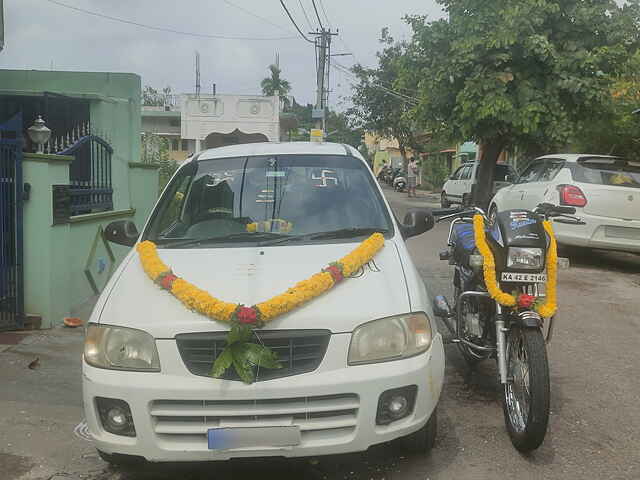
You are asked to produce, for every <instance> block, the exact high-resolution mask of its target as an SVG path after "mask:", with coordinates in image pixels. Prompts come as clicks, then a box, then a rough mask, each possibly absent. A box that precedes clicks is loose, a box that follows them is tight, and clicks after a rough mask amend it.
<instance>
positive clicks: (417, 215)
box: [400, 208, 435, 238]
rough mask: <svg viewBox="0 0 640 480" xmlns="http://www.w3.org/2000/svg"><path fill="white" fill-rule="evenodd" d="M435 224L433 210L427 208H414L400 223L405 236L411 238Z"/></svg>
mask: <svg viewBox="0 0 640 480" xmlns="http://www.w3.org/2000/svg"><path fill="white" fill-rule="evenodd" d="M434 225H435V219H434V218H433V214H432V213H431V210H429V209H426V208H412V209H410V210H409V211H408V212H407V214H406V215H405V217H404V222H402V225H400V229H401V231H402V236H403V238H411V237H415V236H417V235H422V234H423V233H425V232H428V231H429V230H431V229H432V228H433V227H434Z"/></svg>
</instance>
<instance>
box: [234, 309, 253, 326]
mask: <svg viewBox="0 0 640 480" xmlns="http://www.w3.org/2000/svg"><path fill="white" fill-rule="evenodd" d="M237 317H238V321H239V322H240V323H244V324H245V325H250V324H253V323H256V322H257V321H258V312H256V310H255V309H254V308H250V307H240V308H239V309H238V313H237Z"/></svg>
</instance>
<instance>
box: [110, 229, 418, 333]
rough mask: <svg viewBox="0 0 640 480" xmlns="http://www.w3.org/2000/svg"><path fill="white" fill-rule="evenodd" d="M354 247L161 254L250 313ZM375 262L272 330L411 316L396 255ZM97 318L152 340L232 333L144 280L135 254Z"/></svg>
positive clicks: (390, 248) (337, 327)
mask: <svg viewBox="0 0 640 480" xmlns="http://www.w3.org/2000/svg"><path fill="white" fill-rule="evenodd" d="M356 246H357V243H349V244H328V245H300V246H273V247H262V248H254V247H250V248H212V249H186V250H173V249H162V250H158V252H159V255H160V257H161V258H162V260H163V261H164V262H165V263H166V264H167V265H169V266H170V267H171V268H172V269H173V271H174V273H175V274H176V275H178V276H180V277H182V278H184V279H185V280H187V281H189V282H191V283H193V284H194V285H196V286H198V287H199V288H201V289H203V290H206V291H207V292H209V293H210V294H211V295H212V296H214V297H216V298H218V299H220V300H225V301H228V302H234V303H241V304H244V305H247V306H250V305H254V304H256V303H260V302H263V301H265V300H268V299H269V298H271V297H273V296H275V295H278V294H280V293H282V292H284V291H286V290H287V289H288V288H290V287H292V286H294V285H295V284H296V283H297V282H299V281H301V280H304V279H306V278H308V277H310V276H311V275H313V274H314V273H317V272H318V271H320V270H321V269H322V268H324V267H325V266H327V265H328V264H329V263H330V262H333V261H336V260H338V259H340V258H342V257H343V256H344V255H346V254H347V253H349V252H350V251H351V250H353V249H354V248H355V247H356ZM374 260H375V263H374V262H372V263H371V264H370V266H365V267H364V269H363V271H361V272H359V273H360V275H359V276H357V277H356V278H349V279H346V280H345V281H344V282H342V283H340V284H338V285H336V286H335V287H334V288H333V289H332V290H331V291H329V292H326V293H325V294H323V295H321V296H320V297H318V298H316V299H314V300H312V301H310V302H309V303H307V304H305V305H303V306H302V307H300V308H298V309H297V310H294V311H292V312H290V313H288V314H286V315H283V316H281V317H278V318H276V319H274V320H273V321H271V322H270V323H269V325H268V327H267V328H269V329H327V330H330V331H331V332H333V333H339V332H351V331H352V330H353V329H354V328H355V327H356V326H358V325H360V324H362V323H365V322H367V321H370V320H373V319H376V318H383V317H387V316H391V315H396V314H399V313H406V312H407V311H408V310H409V308H410V304H409V298H408V293H407V286H406V281H405V277H404V270H403V266H402V261H401V258H400V254H399V250H398V249H397V248H396V246H395V244H394V241H393V240H387V241H386V243H385V247H384V248H383V249H382V250H381V251H380V252H378V254H377V255H376V257H375V259H374ZM125 262H127V263H126V264H125V265H124V266H123V268H122V271H121V275H120V276H119V278H118V279H117V280H116V281H115V282H114V286H113V288H112V290H111V292H110V293H109V296H108V298H107V300H106V302H105V304H104V307H103V309H102V312H101V313H100V315H99V319H100V320H99V321H100V323H102V324H109V325H119V326H124V327H130V328H137V329H140V330H145V331H147V332H149V333H150V334H151V335H153V336H154V337H155V338H173V337H174V336H175V335H176V334H178V333H188V332H208V331H220V330H228V325H227V324H225V323H222V322H217V321H212V320H210V319H209V318H207V317H205V316H203V315H200V314H198V313H195V312H192V311H190V310H188V309H187V308H186V307H185V306H183V304H182V303H180V302H179V301H178V300H177V299H176V298H174V297H173V296H172V295H171V294H169V293H168V292H166V291H164V290H162V289H161V288H160V287H158V286H157V285H155V284H154V283H153V282H152V281H151V280H150V279H149V278H148V277H147V276H146V274H145V273H144V271H143V270H142V266H141V265H140V261H139V259H138V256H137V254H136V253H135V252H132V253H131V254H130V256H129V257H128V258H127V260H125Z"/></svg>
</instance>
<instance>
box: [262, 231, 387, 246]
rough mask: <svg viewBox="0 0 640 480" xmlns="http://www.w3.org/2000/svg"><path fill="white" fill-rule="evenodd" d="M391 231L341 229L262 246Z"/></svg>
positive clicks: (280, 240) (276, 240)
mask: <svg viewBox="0 0 640 480" xmlns="http://www.w3.org/2000/svg"><path fill="white" fill-rule="evenodd" d="M388 231H389V230H387V229H385V228H376V227H366V228H341V229H339V230H327V231H326V232H314V233H309V234H306V235H293V236H290V237H286V238H277V239H275V240H273V241H267V242H263V243H262V244H261V245H263V246H270V245H280V244H283V243H291V242H306V241H309V240H330V239H336V238H353V237H360V236H363V235H371V234H372V233H376V232H379V233H382V234H385V233H387V232H388Z"/></svg>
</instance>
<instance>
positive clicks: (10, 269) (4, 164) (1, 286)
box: [0, 114, 24, 330]
mask: <svg viewBox="0 0 640 480" xmlns="http://www.w3.org/2000/svg"><path fill="white" fill-rule="evenodd" d="M22 191H23V189H22V114H17V115H15V116H14V117H13V118H12V119H11V120H9V121H8V122H6V123H3V124H0V330H13V329H18V328H22V326H23V322H24V294H23V274H22V271H23V270H22Z"/></svg>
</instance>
